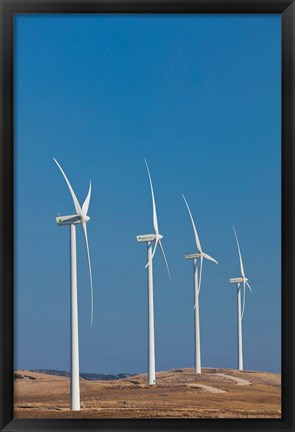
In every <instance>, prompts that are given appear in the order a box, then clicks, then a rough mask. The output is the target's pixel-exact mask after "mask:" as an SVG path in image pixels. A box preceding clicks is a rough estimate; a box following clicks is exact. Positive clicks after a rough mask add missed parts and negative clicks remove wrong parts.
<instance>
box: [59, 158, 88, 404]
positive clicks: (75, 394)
mask: <svg viewBox="0 0 295 432" xmlns="http://www.w3.org/2000/svg"><path fill="white" fill-rule="evenodd" d="M53 160H54V162H55V163H56V165H57V166H58V168H59V169H60V171H61V173H62V175H63V176H64V179H65V181H66V183H67V185H68V188H69V189H70V192H71V195H72V198H73V201H74V206H75V210H76V214H75V215H70V216H58V217H57V218H56V222H57V224H58V225H59V226H66V225H69V226H70V262H71V384H70V409H71V410H72V411H80V384H79V332H78V295H77V253H76V225H77V224H81V225H82V229H83V233H84V238H85V243H86V250H87V258H88V269H89V276H90V295H91V325H92V322H93V288H92V272H91V262H90V253H89V246H88V237H87V228H86V223H87V222H89V220H90V217H89V216H87V212H88V207H89V202H90V196H91V182H90V185H89V191H88V194H87V197H86V199H85V201H84V203H83V205H82V208H81V206H80V204H79V201H78V200H77V197H76V195H75V192H74V190H73V188H72V186H71V184H70V182H69V180H68V178H67V176H66V175H65V173H64V171H63V169H62V167H61V166H60V164H59V163H58V162H57V160H56V159H54V158H53Z"/></svg>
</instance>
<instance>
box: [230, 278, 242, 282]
mask: <svg viewBox="0 0 295 432" xmlns="http://www.w3.org/2000/svg"><path fill="white" fill-rule="evenodd" d="M243 280H244V279H243V278H242V277H239V278H231V279H230V280H229V281H230V283H242V282H243Z"/></svg>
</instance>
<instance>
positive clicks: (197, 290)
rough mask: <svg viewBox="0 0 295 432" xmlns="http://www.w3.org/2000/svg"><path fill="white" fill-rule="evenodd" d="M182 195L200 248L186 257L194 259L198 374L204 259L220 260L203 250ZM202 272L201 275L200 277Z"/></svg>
mask: <svg viewBox="0 0 295 432" xmlns="http://www.w3.org/2000/svg"><path fill="white" fill-rule="evenodd" d="M182 197H183V199H184V202H185V205H186V207H187V210H188V213H189V216H190V219H191V222H192V226H193V230H194V235H195V240H196V246H197V249H198V252H197V253H192V254H186V255H185V258H186V259H192V260H193V277H194V293H195V307H194V310H195V372H196V373H197V374H200V373H201V336H200V310H199V294H200V289H201V281H202V271H203V260H204V258H206V259H207V260H209V261H213V262H214V263H215V264H218V262H217V261H216V260H215V259H214V258H212V257H211V256H210V255H207V254H206V253H205V252H203V250H202V246H201V243H200V239H199V236H198V232H197V229H196V225H195V222H194V219H193V215H192V212H191V210H190V208H189V205H188V202H187V200H186V198H185V196H184V195H183V194H182ZM198 259H199V260H200V273H199V272H198V270H199V269H198ZM199 274H200V277H199Z"/></svg>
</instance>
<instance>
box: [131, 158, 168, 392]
mask: <svg viewBox="0 0 295 432" xmlns="http://www.w3.org/2000/svg"><path fill="white" fill-rule="evenodd" d="M144 161H145V164H146V169H147V172H148V177H149V182H150V187H151V194H152V203H153V225H154V230H155V232H154V234H143V235H138V236H136V239H137V241H138V242H139V243H147V257H148V262H147V264H146V266H145V268H147V272H148V383H149V384H150V385H153V384H156V367H155V330H154V293H153V258H154V255H155V253H156V249H157V246H158V245H159V247H160V249H161V252H162V254H163V257H164V260H165V264H166V268H167V272H168V276H169V279H170V271H169V266H168V262H167V259H166V256H165V252H164V249H163V246H162V239H163V236H162V235H161V234H160V232H159V226H158V218H157V209H156V202H155V196H154V190H153V184H152V178H151V174H150V170H149V167H148V164H147V161H146V160H144ZM153 242H155V246H154V250H152V246H153Z"/></svg>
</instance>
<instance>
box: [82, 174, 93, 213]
mask: <svg viewBox="0 0 295 432" xmlns="http://www.w3.org/2000/svg"><path fill="white" fill-rule="evenodd" d="M90 197H91V182H89V191H88V194H87V197H86V199H85V201H84V203H83V205H82V213H83V214H84V216H86V215H87V213H88V208H89V203H90Z"/></svg>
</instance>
